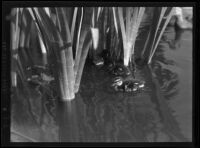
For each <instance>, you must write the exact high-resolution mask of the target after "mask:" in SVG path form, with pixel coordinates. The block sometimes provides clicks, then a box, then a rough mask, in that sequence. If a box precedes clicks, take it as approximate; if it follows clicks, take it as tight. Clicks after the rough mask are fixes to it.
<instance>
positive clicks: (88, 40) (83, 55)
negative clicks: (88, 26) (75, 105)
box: [74, 31, 92, 92]
mask: <svg viewBox="0 0 200 148" xmlns="http://www.w3.org/2000/svg"><path fill="white" fill-rule="evenodd" d="M91 45H92V38H91V32H90V31H87V36H86V39H85V42H84V45H83V49H82V52H81V57H80V62H79V68H78V71H77V75H76V80H75V86H74V87H75V92H78V90H79V86H80V82H81V77H82V73H83V68H84V65H85V61H86V57H87V54H88V51H89V48H90V47H91Z"/></svg>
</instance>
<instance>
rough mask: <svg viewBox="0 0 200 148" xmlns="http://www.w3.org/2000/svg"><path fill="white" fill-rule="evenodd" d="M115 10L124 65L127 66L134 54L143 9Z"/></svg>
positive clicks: (126, 8)
mask: <svg viewBox="0 0 200 148" xmlns="http://www.w3.org/2000/svg"><path fill="white" fill-rule="evenodd" d="M117 10H118V17H119V22H120V30H121V34H122V41H123V51H124V65H125V66H128V65H129V62H130V61H131V58H132V55H133V54H134V47H135V41H136V37H137V35H138V31H139V26H140V23H141V20H142V17H143V14H144V11H145V8H144V7H125V8H122V7H118V9H117Z"/></svg>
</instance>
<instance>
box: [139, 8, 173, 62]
mask: <svg viewBox="0 0 200 148" xmlns="http://www.w3.org/2000/svg"><path fill="white" fill-rule="evenodd" d="M172 15H173V7H155V8H154V11H153V18H152V23H151V25H150V30H149V32H148V36H147V39H146V42H145V45H144V48H143V51H142V53H141V58H142V59H144V60H147V61H148V64H150V63H151V60H152V58H153V55H154V54H155V51H156V49H157V46H158V43H159V42H160V39H161V37H162V35H163V33H164V31H165V29H166V27H167V24H168V23H169V21H170V19H171V17H172Z"/></svg>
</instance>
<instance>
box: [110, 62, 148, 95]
mask: <svg viewBox="0 0 200 148" xmlns="http://www.w3.org/2000/svg"><path fill="white" fill-rule="evenodd" d="M109 68H110V72H111V73H112V74H113V75H115V76H116V77H115V78H114V79H113V82H112V85H111V86H112V87H113V88H114V90H115V91H121V92H137V91H140V90H142V89H143V88H144V86H145V82H144V81H141V80H138V79H135V77H134V75H132V73H131V70H130V69H129V68H128V67H126V66H124V65H123V64H116V65H115V64H111V65H109Z"/></svg>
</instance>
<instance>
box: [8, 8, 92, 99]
mask: <svg viewBox="0 0 200 148" xmlns="http://www.w3.org/2000/svg"><path fill="white" fill-rule="evenodd" d="M14 10H15V9H14ZM23 10H25V11H26V12H28V14H27V13H26V15H24V18H23V19H24V20H25V21H26V22H27V20H28V19H29V20H31V23H30V24H29V28H30V30H29V31H28V32H22V31H21V33H19V32H20V29H21V30H23V29H24V28H23V27H24V26H18V25H20V24H19V8H17V9H16V10H15V11H16V14H14V15H12V17H14V18H15V24H14V22H13V21H12V22H11V33H12V35H11V37H12V38H11V43H12V44H11V45H12V46H11V49H12V51H13V53H17V49H18V44H19V39H21V40H20V41H21V42H20V45H21V46H22V47H23V46H25V45H26V46H27V47H28V48H29V47H30V45H29V44H30V38H31V39H33V38H32V36H31V35H30V32H32V29H33V28H35V32H34V34H35V36H36V37H37V39H38V42H37V41H36V40H35V39H33V40H35V41H34V42H35V43H36V44H37V43H38V44H39V45H40V50H41V53H42V55H43V65H44V66H46V65H50V63H54V65H55V66H54V67H51V68H55V72H54V74H55V75H54V76H55V77H57V78H56V80H58V83H59V85H58V86H60V94H61V98H62V99H63V100H71V99H73V98H74V97H75V93H76V92H78V88H79V85H80V80H81V75H82V71H83V67H84V64H85V59H86V56H87V53H88V50H89V48H90V46H91V45H92V41H90V39H92V37H91V30H90V29H89V28H88V27H83V25H82V22H83V16H84V11H83V8H77V7H76V8H74V9H73V10H71V9H69V8H47V7H46V8H23ZM69 11H73V12H74V13H71V12H70V13H71V14H72V16H71V19H70V17H67V16H68V15H69ZM78 14H80V15H81V17H80V18H79V17H77V15H78ZM30 18H31V19H30ZM70 21H71V22H70ZM76 21H79V22H80V23H76ZM77 24H78V31H75V28H76V27H77ZM70 25H71V26H70ZM15 26H17V27H15ZM14 27H15V28H14ZM25 29H26V28H25ZM14 31H15V32H14ZM25 33H26V34H25ZM76 33H77V34H76ZM13 34H14V35H13ZM25 35H26V36H29V38H28V39H29V40H27V42H26V43H25V41H24V40H25ZM74 37H77V39H74ZM34 46H36V45H34ZM72 46H73V47H74V49H73V47H72ZM73 51H75V57H73ZM35 52H36V51H35ZM12 57H13V58H15V60H12V63H13V66H12V84H13V86H16V82H15V81H16V72H15V66H14V64H15V62H16V61H18V62H19V59H18V58H17V56H16V54H15V55H13V56H12ZM26 59H28V58H27V57H26ZM52 61H53V62H52ZM33 63H34V62H33ZM23 75H24V77H26V75H25V74H23Z"/></svg>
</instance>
